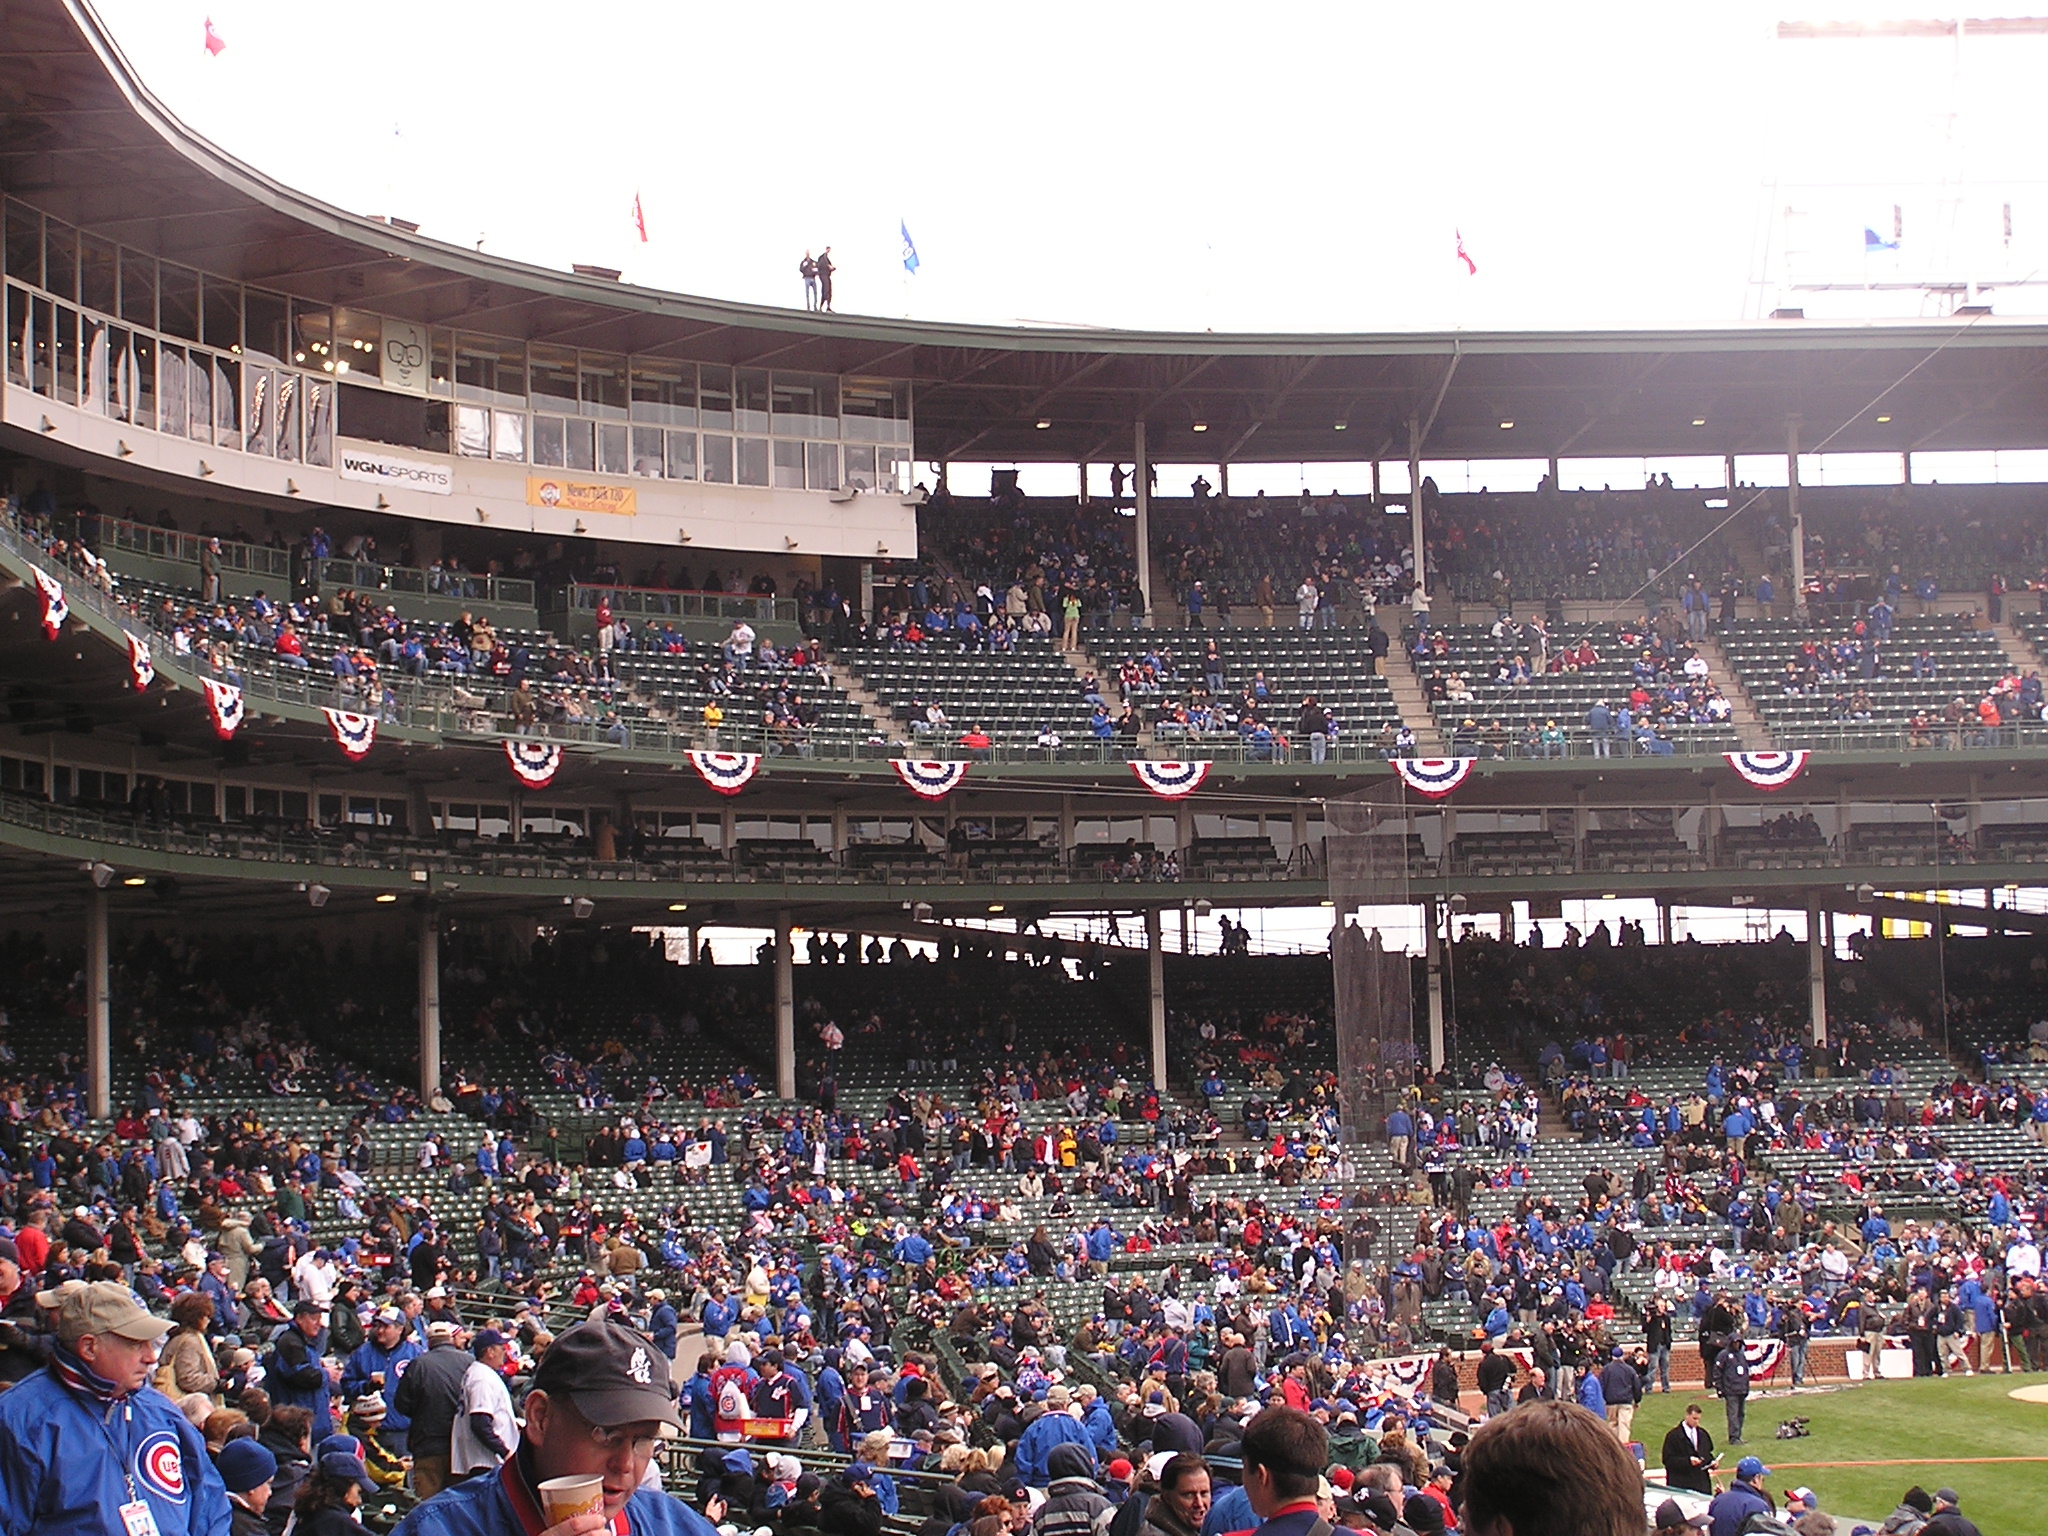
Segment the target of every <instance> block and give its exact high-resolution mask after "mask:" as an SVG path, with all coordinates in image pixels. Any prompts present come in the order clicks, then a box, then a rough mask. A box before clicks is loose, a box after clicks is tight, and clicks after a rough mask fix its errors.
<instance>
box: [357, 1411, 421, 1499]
mask: <svg viewBox="0 0 2048 1536" xmlns="http://www.w3.org/2000/svg"><path fill="white" fill-rule="evenodd" d="M386 1411H387V1410H386V1409H385V1407H384V1399H383V1397H382V1396H380V1395H379V1394H378V1393H375V1392H369V1393H365V1394H364V1395H363V1396H361V1397H359V1398H357V1399H356V1400H355V1401H354V1402H352V1403H350V1404H349V1408H348V1433H350V1434H352V1435H354V1436H355V1437H356V1438H357V1439H358V1440H360V1441H362V1442H363V1469H364V1470H365V1471H366V1472H368V1473H369V1474H370V1481H371V1482H373V1483H375V1484H376V1485H377V1486H378V1487H379V1488H403V1487H404V1486H405V1474H406V1473H408V1472H410V1471H411V1470H412V1458H411V1457H409V1456H400V1455H398V1454H397V1453H396V1452H395V1451H393V1450H392V1449H391V1447H390V1446H388V1445H386V1444H385V1443H384V1439H383V1436H382V1435H380V1434H379V1433H378V1431H380V1430H382V1429H383V1427H384V1415H385V1413H386Z"/></svg>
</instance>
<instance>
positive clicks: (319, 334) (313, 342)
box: [290, 299, 334, 373]
mask: <svg viewBox="0 0 2048 1536" xmlns="http://www.w3.org/2000/svg"><path fill="white" fill-rule="evenodd" d="M291 341H292V350H291V354H290V355H291V360H292V361H293V362H295V363H299V364H301V365H303V366H304V367H307V368H317V369H319V370H320V371H321V372H322V373H332V372H334V311H333V310H331V309H329V308H328V307H327V306H326V305H325V304H307V303H304V302H303V301H301V300H299V299H293V300H292V337H291Z"/></svg>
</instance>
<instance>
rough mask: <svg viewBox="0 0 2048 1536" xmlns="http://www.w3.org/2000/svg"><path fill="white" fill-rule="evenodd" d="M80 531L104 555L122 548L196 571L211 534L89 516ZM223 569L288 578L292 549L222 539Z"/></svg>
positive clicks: (277, 579)
mask: <svg viewBox="0 0 2048 1536" xmlns="http://www.w3.org/2000/svg"><path fill="white" fill-rule="evenodd" d="M80 523H81V530H80V531H81V532H85V531H86V530H87V529H91V530H92V531H91V532H90V533H88V534H87V542H89V543H90V544H92V545H93V547H94V548H95V549H97V550H98V551H99V552H100V553H102V554H104V553H106V551H108V550H110V549H118V550H123V551H125V552H127V553H129V554H134V555H145V556H147V557H148V558H150V559H152V560H168V561H171V562H173V563H174V564H178V565H189V566H191V567H193V569H194V570H195V571H196V570H197V569H198V566H199V553H200V550H201V548H202V547H203V546H204V545H205V543H206V541H207V540H208V539H209V538H211V537H212V535H210V534H200V533H181V532H179V531H178V530H177V529H175V528H153V527H151V526H150V525H149V524H148V523H134V522H129V521H127V520H125V519H123V518H118V517H97V518H94V517H87V518H82V519H80ZM220 568H221V569H222V570H224V571H242V572H246V573H247V574H249V575H251V576H265V577H269V578H272V579H274V580H276V581H281V582H282V581H289V580H291V574H292V557H291V552H290V551H289V550H283V549H273V548H271V547H270V546H268V545H265V544H242V543H237V542H236V541H234V540H232V539H222V540H221V541H220Z"/></svg>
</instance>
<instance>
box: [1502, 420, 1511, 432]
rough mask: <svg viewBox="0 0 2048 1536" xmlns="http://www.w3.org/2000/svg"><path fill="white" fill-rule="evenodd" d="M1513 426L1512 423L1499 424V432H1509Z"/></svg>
mask: <svg viewBox="0 0 2048 1536" xmlns="http://www.w3.org/2000/svg"><path fill="white" fill-rule="evenodd" d="M1513 426H1514V423H1513V422H1512V421H1504V422H1502V423H1501V424H1500V429H1501V431H1503V432H1506V431H1508V430H1510V429H1511V428H1512V427H1513Z"/></svg>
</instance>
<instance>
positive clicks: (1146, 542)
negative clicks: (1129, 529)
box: [1131, 416, 1159, 629]
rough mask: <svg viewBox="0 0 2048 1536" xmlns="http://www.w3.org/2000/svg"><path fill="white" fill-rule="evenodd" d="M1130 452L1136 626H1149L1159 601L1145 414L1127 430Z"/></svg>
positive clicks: (1146, 627)
mask: <svg viewBox="0 0 2048 1536" xmlns="http://www.w3.org/2000/svg"><path fill="white" fill-rule="evenodd" d="M1131 453H1132V455H1133V457H1134V458H1135V459H1136V460H1137V462H1136V463H1135V464H1134V465H1132V467H1131V480H1132V482H1133V484H1132V489H1133V491H1134V493H1135V496H1136V501H1137V508H1138V516H1137V519H1136V521H1137V528H1136V530H1135V531H1136V534H1137V540H1138V549H1137V565H1138V590H1139V592H1141V593H1143V594H1144V596H1143V598H1142V603H1143V606H1144V610H1145V611H1144V612H1143V613H1141V614H1139V615H1137V621H1138V624H1139V625H1140V627H1142V628H1145V629H1150V628H1151V627H1152V610H1153V609H1154V608H1156V607H1157V606H1158V605H1159V594H1158V593H1156V592H1154V591H1153V590H1152V475H1151V468H1152V466H1151V463H1150V461H1149V459H1148V458H1147V456H1146V450H1145V418H1144V417H1142V416H1141V417H1139V418H1138V422H1137V425H1136V426H1135V427H1133V428H1132V430H1131Z"/></svg>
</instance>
